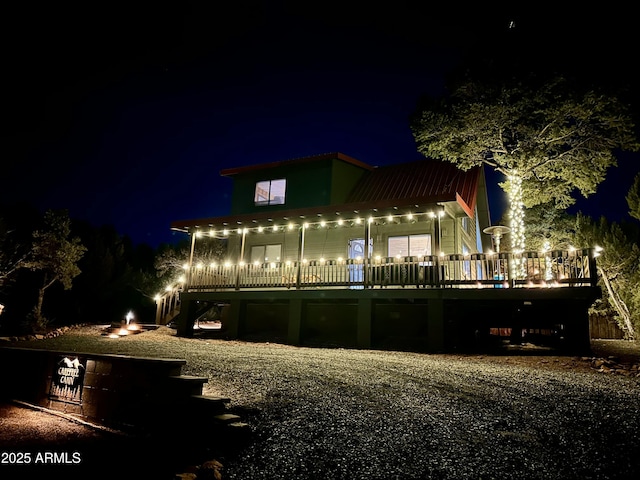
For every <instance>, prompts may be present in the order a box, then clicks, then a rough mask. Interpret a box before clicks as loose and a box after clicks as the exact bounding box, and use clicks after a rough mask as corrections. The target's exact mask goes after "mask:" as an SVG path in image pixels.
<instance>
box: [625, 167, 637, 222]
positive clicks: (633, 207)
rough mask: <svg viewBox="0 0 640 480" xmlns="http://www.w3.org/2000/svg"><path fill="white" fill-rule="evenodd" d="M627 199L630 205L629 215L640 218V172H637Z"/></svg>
mask: <svg viewBox="0 0 640 480" xmlns="http://www.w3.org/2000/svg"><path fill="white" fill-rule="evenodd" d="M626 199H627V205H629V215H631V216H632V217H633V218H635V219H636V220H640V173H637V174H636V176H635V178H634V179H633V185H631V188H630V189H629V193H627V196H626Z"/></svg>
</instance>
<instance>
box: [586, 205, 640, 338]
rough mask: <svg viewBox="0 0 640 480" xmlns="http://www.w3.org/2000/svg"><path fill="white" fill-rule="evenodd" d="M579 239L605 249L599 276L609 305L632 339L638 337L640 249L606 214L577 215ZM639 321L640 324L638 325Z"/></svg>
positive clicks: (600, 259) (600, 261)
mask: <svg viewBox="0 0 640 480" xmlns="http://www.w3.org/2000/svg"><path fill="white" fill-rule="evenodd" d="M576 240H577V241H588V242H592V244H594V245H598V246H599V247H601V248H602V252H601V255H600V256H599V257H598V259H597V265H598V276H599V278H600V282H601V283H602V285H603V286H604V290H605V293H606V297H605V298H606V299H607V302H608V304H609V305H610V306H611V307H612V308H613V310H614V311H615V312H616V319H617V320H618V325H619V326H620V328H621V329H622V330H623V331H624V332H625V335H626V336H627V338H629V339H630V340H634V339H635V338H636V325H637V324H638V322H639V320H640V294H639V292H638V291H637V288H636V286H637V285H638V282H640V248H639V247H638V244H637V242H636V241H634V240H635V239H634V238H630V235H629V234H628V233H627V232H626V231H625V229H624V228H623V226H622V225H620V224H618V223H615V222H613V223H610V222H609V221H607V219H606V218H604V217H602V218H600V220H599V221H594V220H592V219H591V218H589V217H585V216H583V215H580V214H579V215H578V216H577V217H576ZM634 324H636V325H634Z"/></svg>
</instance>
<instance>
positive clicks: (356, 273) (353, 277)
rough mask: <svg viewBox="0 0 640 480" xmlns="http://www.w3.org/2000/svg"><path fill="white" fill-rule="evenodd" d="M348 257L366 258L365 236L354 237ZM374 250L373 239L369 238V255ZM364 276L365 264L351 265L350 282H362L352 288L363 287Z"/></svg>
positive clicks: (350, 241)
mask: <svg viewBox="0 0 640 480" xmlns="http://www.w3.org/2000/svg"><path fill="white" fill-rule="evenodd" d="M347 250H348V257H349V258H350V259H352V260H353V259H357V258H359V259H361V260H362V259H363V258H364V238H352V239H351V240H349V244H348V248H347ZM372 251H373V239H369V257H370V256H371V252H372ZM363 280H364V276H363V264H362V263H357V264H352V265H349V282H351V283H360V285H356V286H353V287H351V288H363V285H362V282H363Z"/></svg>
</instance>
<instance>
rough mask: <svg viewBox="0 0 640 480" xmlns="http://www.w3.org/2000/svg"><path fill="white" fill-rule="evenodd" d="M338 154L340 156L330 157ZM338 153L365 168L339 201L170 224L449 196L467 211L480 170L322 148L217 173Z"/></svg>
mask: <svg viewBox="0 0 640 480" xmlns="http://www.w3.org/2000/svg"><path fill="white" fill-rule="evenodd" d="M336 155H340V157H336ZM329 158H340V159H341V160H345V159H346V160H345V161H349V162H350V163H354V162H356V163H354V164H357V165H359V166H361V167H363V168H366V170H367V172H366V173H365V175H364V176H363V178H362V179H361V180H360V181H359V183H358V184H357V185H356V187H355V188H354V190H353V191H352V193H351V194H350V195H349V197H348V200H347V202H346V203H344V204H340V205H325V206H316V207H308V208H297V209H289V210H279V211H264V212H262V211H259V212H253V213H246V214H238V215H227V216H222V217H211V218H200V219H192V220H182V221H174V222H172V223H171V228H172V229H173V230H180V231H188V230H190V229H192V228H209V227H212V228H237V227H239V226H243V227H253V226H259V225H265V224H269V223H270V222H274V223H278V222H282V221H283V220H285V221H290V220H295V219H307V220H306V221H308V219H314V220H318V219H319V217H321V219H324V220H328V221H329V220H335V219H338V218H345V216H346V215H349V216H352V215H353V214H354V212H355V213H358V214H360V215H363V216H364V215H366V214H367V213H369V214H374V213H377V214H378V215H380V214H386V213H390V212H393V211H397V210H402V209H415V208H420V209H423V210H424V211H427V210H429V209H433V208H434V207H435V206H436V205H438V204H442V203H445V202H454V203H456V204H458V205H459V206H460V208H462V210H463V211H464V212H465V213H466V214H467V215H469V216H470V217H473V215H474V210H475V207H476V197H477V194H478V189H479V183H480V181H481V178H482V175H481V173H482V170H481V168H480V167H475V168H472V169H470V170H467V171H462V170H460V169H458V168H457V167H456V166H455V165H453V164H451V163H447V162H442V161H439V160H431V159H423V160H418V161H414V162H409V163H403V164H396V165H389V166H383V167H371V166H369V165H367V164H365V163H362V162H359V161H358V160H355V159H351V158H350V157H348V156H346V155H343V154H324V155H317V156H312V157H304V158H300V159H294V160H287V161H284V162H272V163H268V164H264V165H253V166H248V167H240V168H233V169H227V170H222V171H221V172H220V173H221V175H224V176H226V175H235V174H238V173H243V172H247V171H252V170H254V169H255V170H257V169H262V168H272V167H275V166H280V165H283V164H289V162H308V161H314V160H324V159H329Z"/></svg>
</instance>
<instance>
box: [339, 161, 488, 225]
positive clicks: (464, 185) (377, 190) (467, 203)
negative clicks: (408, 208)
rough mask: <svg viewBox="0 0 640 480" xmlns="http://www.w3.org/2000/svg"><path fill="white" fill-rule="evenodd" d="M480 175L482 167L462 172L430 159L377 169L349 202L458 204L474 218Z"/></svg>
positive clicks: (453, 166)
mask: <svg viewBox="0 0 640 480" xmlns="http://www.w3.org/2000/svg"><path fill="white" fill-rule="evenodd" d="M479 174H480V168H479V167H478V168H473V169H471V170H467V171H462V170H460V169H458V168H457V167H456V166H455V165H453V164H452V163H448V162H442V161H439V160H430V159H425V160H418V161H415V162H410V163H403V164H399V165H389V166H385V167H377V168H375V169H373V170H372V171H370V172H369V173H368V174H367V175H365V177H364V178H363V179H362V180H361V181H360V182H359V183H358V185H357V186H356V188H355V190H354V191H353V192H352V193H351V195H350V196H349V199H348V202H349V203H368V204H371V205H375V204H376V203H378V202H384V201H388V200H393V201H396V202H398V201H401V200H404V201H405V202H407V201H408V202H407V203H414V200H415V202H417V203H421V204H424V203H440V202H458V203H459V204H460V206H461V207H462V208H463V209H464V211H465V212H466V213H467V215H469V216H470V217H473V211H474V209H475V202H476V195H477V192H478V179H479Z"/></svg>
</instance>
